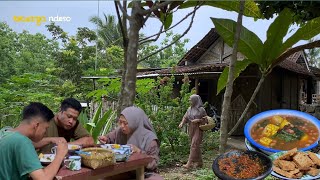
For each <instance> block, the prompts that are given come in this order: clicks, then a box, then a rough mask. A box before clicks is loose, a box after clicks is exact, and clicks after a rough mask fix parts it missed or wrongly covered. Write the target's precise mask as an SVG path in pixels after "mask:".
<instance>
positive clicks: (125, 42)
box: [116, 1, 129, 117]
mask: <svg viewBox="0 0 320 180" xmlns="http://www.w3.org/2000/svg"><path fill="white" fill-rule="evenodd" d="M123 8H124V10H125V11H126V10H127V1H123ZM116 9H117V7H116ZM117 15H118V18H119V24H120V25H121V33H122V37H123V50H124V60H123V67H122V73H121V87H124V85H125V82H126V81H125V75H126V72H127V54H128V53H127V52H128V41H129V40H128V27H127V17H126V16H122V21H121V17H120V13H119V10H118V9H117ZM123 89H124V88H121V90H120V95H122V94H123V93H124V92H123ZM121 97H122V96H120V98H119V102H118V107H117V117H119V116H120V113H121V111H122V106H121V104H122V102H123V98H121Z"/></svg>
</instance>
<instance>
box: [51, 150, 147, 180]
mask: <svg viewBox="0 0 320 180" xmlns="http://www.w3.org/2000/svg"><path fill="white" fill-rule="evenodd" d="M151 161H152V158H151V157H149V156H147V155H145V154H137V153H134V154H132V155H131V156H130V158H129V160H128V161H127V162H121V163H116V164H114V165H110V166H106V167H102V168H98V169H89V168H85V167H82V168H81V170H80V171H70V170H68V169H66V168H65V167H63V168H61V169H60V170H59V172H58V174H57V175H56V177H55V179H57V180H65V179H66V180H88V179H92V180H95V179H101V178H105V177H110V176H114V175H117V174H121V173H125V172H129V171H132V170H134V171H136V170H138V171H139V173H141V172H142V170H141V167H145V166H147V164H148V163H149V162H151ZM142 169H143V168H142ZM143 171H144V170H143ZM139 175H140V176H141V174H139ZM143 178H144V176H143Z"/></svg>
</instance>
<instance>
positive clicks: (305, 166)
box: [292, 152, 314, 170]
mask: <svg viewBox="0 0 320 180" xmlns="http://www.w3.org/2000/svg"><path fill="white" fill-rule="evenodd" d="M292 159H293V162H294V163H296V165H297V166H298V168H299V169H300V170H309V169H310V167H311V166H313V165H314V162H313V161H312V160H311V159H310V158H309V156H308V155H307V154H306V153H303V152H298V153H297V154H296V155H294V156H293V158H292Z"/></svg>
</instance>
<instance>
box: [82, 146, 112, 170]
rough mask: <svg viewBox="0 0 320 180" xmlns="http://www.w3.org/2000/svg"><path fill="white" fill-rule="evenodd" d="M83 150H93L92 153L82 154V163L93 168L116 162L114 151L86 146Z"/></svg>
mask: <svg viewBox="0 0 320 180" xmlns="http://www.w3.org/2000/svg"><path fill="white" fill-rule="evenodd" d="M82 151H86V152H91V155H90V156H88V155H85V154H80V156H81V157H82V158H81V159H82V163H83V164H84V165H85V166H87V167H90V168H92V169H97V168H100V167H105V166H109V165H112V164H115V163H116V158H115V155H114V152H113V151H112V150H110V149H103V148H85V149H82Z"/></svg>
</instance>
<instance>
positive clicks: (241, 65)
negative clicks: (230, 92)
mask: <svg viewBox="0 0 320 180" xmlns="http://www.w3.org/2000/svg"><path fill="white" fill-rule="evenodd" d="M251 63H252V62H251V61H250V60H249V59H244V60H242V61H237V62H236V66H235V73H234V79H233V80H235V79H236V78H237V77H239V75H240V73H241V72H242V71H244V70H245V69H246V68H247V67H248V66H249V65H250V64H251ZM228 76H229V67H225V68H224V70H223V72H222V74H221V75H220V77H219V80H218V87H217V94H219V93H220V91H221V90H223V89H224V88H225V87H226V85H227V82H228Z"/></svg>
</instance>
